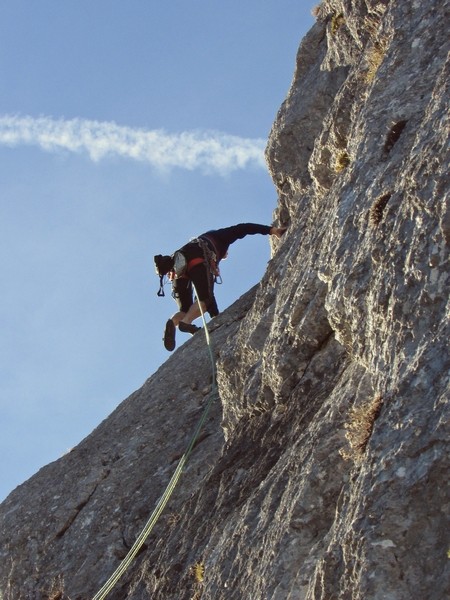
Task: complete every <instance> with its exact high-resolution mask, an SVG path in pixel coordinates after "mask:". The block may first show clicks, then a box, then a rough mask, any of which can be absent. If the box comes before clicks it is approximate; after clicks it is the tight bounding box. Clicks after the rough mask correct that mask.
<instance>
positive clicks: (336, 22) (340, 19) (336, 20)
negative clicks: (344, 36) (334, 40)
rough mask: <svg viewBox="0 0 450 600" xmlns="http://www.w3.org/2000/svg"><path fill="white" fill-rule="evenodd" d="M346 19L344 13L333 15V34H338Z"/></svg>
mask: <svg viewBox="0 0 450 600" xmlns="http://www.w3.org/2000/svg"><path fill="white" fill-rule="evenodd" d="M344 23H345V19H344V15H343V14H342V13H339V14H338V15H333V16H332V17H331V35H336V33H337V31H338V29H339V28H340V27H342V25H344Z"/></svg>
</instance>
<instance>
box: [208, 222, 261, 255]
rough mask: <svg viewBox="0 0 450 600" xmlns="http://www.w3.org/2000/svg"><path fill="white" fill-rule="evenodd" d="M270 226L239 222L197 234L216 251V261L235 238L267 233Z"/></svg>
mask: <svg viewBox="0 0 450 600" xmlns="http://www.w3.org/2000/svg"><path fill="white" fill-rule="evenodd" d="M270 229H271V227H270V226H269V225H258V224H257V223H240V224H239V225H233V226H232V227H224V228H223V229H213V230H211V231H207V232H206V233H202V235H201V236H199V237H200V238H202V239H206V240H207V241H208V242H210V243H212V246H213V249H214V250H215V252H216V256H217V262H219V260H221V259H222V258H223V257H224V256H225V254H226V253H227V252H228V248H229V246H230V245H231V244H233V243H234V242H235V241H236V240H240V239H242V238H244V237H245V236H246V235H254V234H256V233H260V234H261V235H269V233H270Z"/></svg>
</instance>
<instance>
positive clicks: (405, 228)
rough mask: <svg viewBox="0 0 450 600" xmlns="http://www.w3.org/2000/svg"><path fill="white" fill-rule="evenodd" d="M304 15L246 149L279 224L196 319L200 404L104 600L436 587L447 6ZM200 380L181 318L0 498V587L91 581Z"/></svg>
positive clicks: (442, 576) (110, 560)
mask: <svg viewBox="0 0 450 600" xmlns="http://www.w3.org/2000/svg"><path fill="white" fill-rule="evenodd" d="M315 12H316V13H317V14H316V17H317V22H316V24H315V26H314V27H313V28H312V30H311V31H310V32H309V33H308V34H307V36H306V37H305V38H304V40H303V41H302V43H301V46H300V49H299V53H298V56H297V64H296V71H295V75H294V78H293V82H292V86H291V89H290V90H289V93H288V96H287V98H286V100H285V102H284V103H283V105H282V107H281V108H280V111H279V113H278V115H277V117H276V120H275V122H274V125H273V129H272V132H271V135H270V138H269V141H268V146H267V160H268V165H269V169H270V173H271V174H272V177H273V180H274V185H275V186H276V188H277V190H278V193H279V204H278V207H277V208H276V210H275V219H276V221H277V222H278V223H281V224H284V225H288V226H289V229H288V232H287V233H286V235H285V236H284V238H283V239H282V240H281V241H279V242H278V241H275V242H274V247H273V257H272V259H271V261H270V262H269V264H268V267H267V271H266V273H265V275H264V277H263V279H262V281H261V283H260V285H258V286H257V287H256V288H255V289H253V290H250V291H249V292H248V293H247V294H246V295H245V296H244V297H242V298H241V299H239V300H238V301H237V302H236V303H235V304H234V305H233V306H232V307H231V308H230V309H228V310H227V311H226V312H224V313H223V314H222V315H220V316H219V317H217V318H216V319H214V320H213V321H212V322H211V324H210V329H211V332H212V333H211V338H212V344H213V346H214V354H215V357H216V359H217V369H218V383H219V392H220V400H219V401H217V402H215V403H214V404H213V408H212V410H211V412H210V414H209V417H208V420H207V423H206V425H205V427H204V429H203V433H202V434H201V436H200V440H199V443H198V445H197V446H196V448H195V450H194V452H193V454H192V457H191V460H190V461H189V463H188V466H187V468H186V470H185V473H184V475H183V477H182V480H181V484H180V486H179V487H178V488H177V490H176V492H175V494H174V496H173V497H172V500H171V501H170V504H169V506H168V507H167V509H166V511H165V512H164V513H163V515H162V517H161V518H160V520H159V522H158V523H157V525H156V526H155V529H154V530H153V532H152V533H151V535H150V537H149V538H148V540H147V541H146V544H145V547H144V548H143V550H142V551H141V552H140V554H139V555H138V556H137V557H136V559H135V560H134V562H133V564H132V566H131V567H130V569H129V570H128V571H127V573H126V574H125V575H124V576H123V577H122V579H121V580H120V582H119V584H118V585H117V586H116V588H115V589H114V590H113V591H112V592H111V594H110V595H109V596H108V598H111V600H124V599H125V598H129V599H133V600H144V599H148V598H152V599H154V600H156V599H158V600H168V599H174V600H175V599H177V600H184V599H186V600H188V599H195V600H200V598H201V599H202V600H221V599H224V600H225V599H232V600H240V599H242V600H248V599H250V598H251V599H254V600H319V599H320V600H334V599H336V600H338V599H339V600H411V599H412V598H417V599H420V600H444V599H446V598H448V597H450V561H449V557H448V552H449V548H450V546H449V539H448V531H449V509H450V506H449V496H450V495H449V488H448V473H449V462H450V461H449V441H448V440H449V429H450V428H449V396H450V394H449V367H450V360H449V352H448V340H449V333H450V331H449V306H448V296H449V287H450V286H449V244H450V212H449V192H448V190H449V185H448V177H449V176H448V170H449V164H448V163H449V161H448V156H449V155H448V132H449V126H448V125H449V124H448V98H449V96H450V95H449V89H448V87H449V83H448V81H449V78H448V70H449V69H448V58H447V56H448V50H449V44H448V22H449V3H448V2H447V1H444V0H441V1H437V0H429V2H422V1H418V0H392V1H390V2H389V1H388V0H385V1H384V2H382V1H376V0H365V1H362V0H359V1H358V0H345V1H341V0H326V1H324V2H322V3H321V4H319V5H318V6H317V7H316V9H315ZM282 18H289V15H280V19H282ZM255 220H257V219H255ZM210 393H211V367H210V362H209V355H208V351H207V348H206V344H205V339H204V337H203V335H202V334H196V335H195V336H194V337H193V339H192V340H190V341H189V342H188V343H186V344H185V345H183V346H182V347H181V348H180V349H179V350H177V351H176V352H175V353H174V354H173V355H172V356H171V357H170V359H169V360H168V361H167V363H166V364H164V365H163V366H162V367H161V368H160V369H159V370H158V371H157V373H155V374H154V375H153V376H152V377H151V378H150V379H149V380H148V381H147V382H146V383H145V385H144V386H143V387H142V388H141V389H140V390H138V391H137V392H135V393H134V394H132V395H131V396H130V397H129V398H128V399H127V400H125V401H124V402H123V403H122V404H121V405H120V406H119V407H118V409H117V410H116V411H115V412H114V413H113V414H112V415H111V416H110V417H109V418H108V419H107V420H105V421H104V422H103V423H102V424H101V425H99V427H98V428H97V429H96V430H95V431H94V432H93V433H92V434H91V435H90V436H89V437H88V438H86V439H85V440H84V441H83V442H81V444H80V445H79V446H77V447H76V448H74V449H73V450H72V452H70V453H69V454H68V455H66V456H64V457H63V458H61V459H60V460H59V461H57V462H55V463H52V464H50V465H48V466H47V467H45V468H44V469H42V470H41V471H39V473H37V474H36V475H35V476H34V477H33V478H31V479H30V480H29V481H28V482H26V483H25V484H23V485H22V486H20V487H18V488H17V489H16V490H15V491H14V492H13V493H12V494H10V496H9V497H8V498H7V499H6V500H5V502H4V503H3V504H2V505H1V506H0V518H1V539H0V598H2V600H45V599H51V600H59V599H61V600H64V599H66V600H68V599H70V600H88V599H89V598H92V596H93V595H94V594H95V592H96V591H97V590H98V589H99V588H100V587H101V585H102V584H103V583H104V582H105V581H106V580H107V579H108V577H109V576H110V575H111V573H112V572H113V571H114V569H115V568H116V567H117V566H118V564H119V562H120V560H121V559H122V558H123V557H124V556H125V555H126V553H127V551H128V549H129V548H130V547H131V545H132V544H133V542H134V540H135V538H136V537H137V535H138V534H139V532H140V530H141V528H142V527H143V525H144V524H145V522H146V521H147V519H148V517H149V515H150V513H151V511H152V510H153V508H154V506H155V504H156V502H157V500H158V498H159V497H160V495H161V493H162V491H163V490H164V487H165V486H166V484H167V483H168V481H169V479H170V477H171V475H172V473H173V471H174V469H175V466H176V464H177V461H178V459H179V458H180V456H181V455H182V453H183V451H184V449H185V447H186V445H187V443H188V441H189V439H190V436H191V434H192V432H193V430H194V428H195V424H196V422H197V421H198V419H199V418H200V415H201V412H202V410H203V407H204V406H205V403H206V402H207V401H208V398H209V394H210Z"/></svg>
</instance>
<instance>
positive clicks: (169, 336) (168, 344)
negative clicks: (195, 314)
mask: <svg viewBox="0 0 450 600" xmlns="http://www.w3.org/2000/svg"><path fill="white" fill-rule="evenodd" d="M163 341H164V348H165V349H166V350H168V351H169V352H172V350H174V349H175V325H174V323H173V321H172V319H169V320H168V321H167V323H166V328H165V330H164V337H163Z"/></svg>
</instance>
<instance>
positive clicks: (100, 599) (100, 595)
mask: <svg viewBox="0 0 450 600" xmlns="http://www.w3.org/2000/svg"><path fill="white" fill-rule="evenodd" d="M194 289H195V287H194ZM196 292H197V290H196ZM197 297H198V296H197ZM198 304H199V307H200V311H201V315H202V320H203V326H204V331H205V336H206V343H207V346H208V350H209V356H210V360H211V368H212V386H211V393H210V396H209V399H208V402H207V403H206V406H205V408H204V410H203V413H202V416H201V417H200V420H199V422H198V423H197V427H196V428H195V431H194V434H193V436H192V438H191V441H190V442H189V445H188V447H187V448H186V451H185V453H184V454H183V456H182V457H181V459H180V462H179V463H178V465H177V468H176V469H175V472H174V474H173V475H172V478H171V480H170V481H169V483H168V485H167V487H166V489H165V491H164V493H163V495H162V496H161V498H160V499H159V500H158V503H157V505H156V507H155V509H154V511H153V512H152V514H151V515H150V518H149V520H148V521H147V523H146V524H145V525H144V528H143V529H142V531H141V533H140V534H139V536H138V537H137V539H136V541H135V542H134V544H133V546H132V547H131V548H130V550H129V552H128V554H127V555H126V556H125V558H124V559H123V560H122V562H121V563H120V564H119V566H118V567H117V569H116V570H115V571H114V573H113V574H112V575H111V577H110V578H109V579H108V581H107V582H106V583H105V584H104V585H103V586H102V587H101V589H100V590H99V591H98V592H97V593H96V594H95V596H94V597H93V598H92V600H104V598H106V596H107V595H108V594H109V592H110V591H111V590H112V589H113V588H114V586H115V585H116V583H117V582H118V581H119V579H120V578H121V577H122V575H123V574H124V573H125V571H126V570H127V569H128V567H129V566H130V564H131V563H132V561H133V559H134V557H135V556H136V554H137V553H138V552H139V550H140V549H141V547H142V545H143V544H144V542H145V540H146V539H147V538H148V536H149V535H150V532H151V530H152V529H153V527H154V525H155V523H156V522H157V520H158V519H159V517H160V515H161V513H162V512H163V510H164V508H165V506H166V504H167V503H168V501H169V499H170V497H171V495H172V492H173V491H174V489H175V487H176V485H177V483H178V480H179V479H180V477H181V474H182V472H183V469H184V466H185V465H186V463H187V461H188V458H189V455H190V454H191V452H192V450H193V449H194V446H195V443H196V441H197V438H198V436H199V434H200V431H201V429H202V427H203V425H204V424H205V421H206V417H207V416H208V412H209V409H210V407H211V404H212V403H213V400H214V399H215V398H216V396H217V393H218V390H217V381H216V366H215V362H214V354H213V351H212V347H211V339H210V337H209V332H208V328H207V326H206V320H205V314H204V312H203V309H202V307H201V303H200V302H199V303H198Z"/></svg>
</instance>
